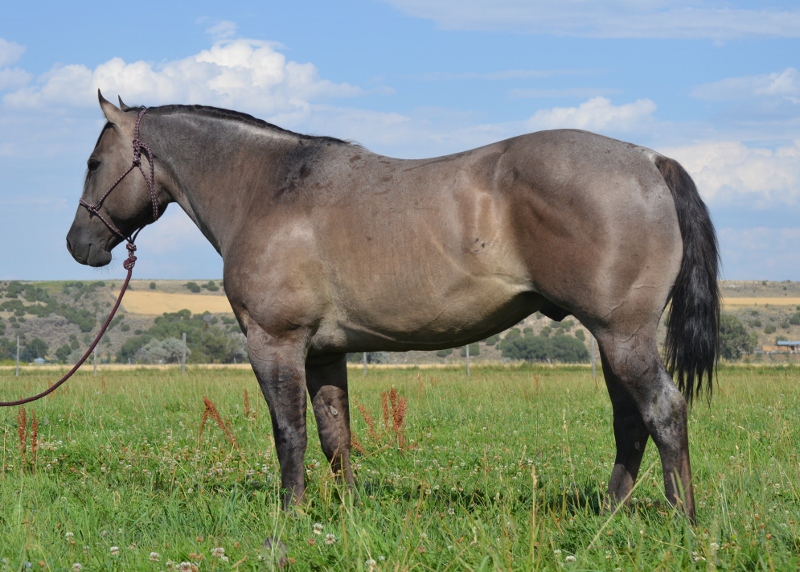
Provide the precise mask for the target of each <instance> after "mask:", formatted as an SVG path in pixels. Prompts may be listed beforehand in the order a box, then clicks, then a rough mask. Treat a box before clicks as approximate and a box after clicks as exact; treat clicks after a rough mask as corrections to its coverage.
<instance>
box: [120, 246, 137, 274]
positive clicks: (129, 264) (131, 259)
mask: <svg viewBox="0 0 800 572" xmlns="http://www.w3.org/2000/svg"><path fill="white" fill-rule="evenodd" d="M125 248H127V249H128V258H126V259H125V262H123V263H122V267H123V268H124V269H125V270H130V269H131V268H133V267H134V265H135V264H136V260H137V258H136V256H134V254H133V253H134V252H136V245H135V244H133V243H132V242H130V241H129V242H128V244H126V245H125Z"/></svg>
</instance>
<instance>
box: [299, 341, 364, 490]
mask: <svg viewBox="0 0 800 572" xmlns="http://www.w3.org/2000/svg"><path fill="white" fill-rule="evenodd" d="M306 383H307V385H308V393H309V395H310V396H311V404H312V406H313V407H314V416H315V417H316V419H317V430H318V431H319V440H320V443H321V444H322V451H323V452H324V453H325V456H326V457H327V458H328V462H329V463H330V464H331V470H332V471H333V473H334V474H335V475H337V476H338V477H341V478H344V482H345V483H346V484H347V485H348V487H350V488H352V487H353V484H354V481H353V471H352V469H351V468H350V404H349V402H348V398H347V361H346V356H345V355H341V356H336V357H335V358H334V359H333V361H330V360H329V359H328V360H325V361H323V362H321V363H314V362H312V363H307V364H306Z"/></svg>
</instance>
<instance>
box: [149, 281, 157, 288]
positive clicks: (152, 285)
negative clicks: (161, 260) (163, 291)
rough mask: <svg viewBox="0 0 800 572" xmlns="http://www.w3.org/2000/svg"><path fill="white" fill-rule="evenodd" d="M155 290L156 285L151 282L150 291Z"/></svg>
mask: <svg viewBox="0 0 800 572" xmlns="http://www.w3.org/2000/svg"><path fill="white" fill-rule="evenodd" d="M155 289H156V283H155V282H150V290H155Z"/></svg>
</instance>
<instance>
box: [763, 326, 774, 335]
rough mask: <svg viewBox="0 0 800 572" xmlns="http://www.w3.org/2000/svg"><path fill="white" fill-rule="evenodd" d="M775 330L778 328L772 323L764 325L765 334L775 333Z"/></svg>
mask: <svg viewBox="0 0 800 572" xmlns="http://www.w3.org/2000/svg"><path fill="white" fill-rule="evenodd" d="M775 331H776V328H775V326H773V325H772V324H767V325H766V326H764V333H765V334H774V333H775Z"/></svg>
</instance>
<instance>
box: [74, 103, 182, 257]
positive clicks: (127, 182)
mask: <svg viewBox="0 0 800 572" xmlns="http://www.w3.org/2000/svg"><path fill="white" fill-rule="evenodd" d="M98 97H99V98H100V107H101V108H102V110H103V113H104V114H105V116H106V119H107V120H108V122H107V123H106V124H105V126H104V127H103V131H102V132H101V133H100V137H99V138H98V139H97V144H96V145H95V147H94V151H92V154H91V155H90V156H89V160H88V162H87V167H88V170H87V172H86V181H85V182H84V184H83V195H82V196H81V203H80V205H79V206H78V212H77V213H75V220H74V221H73V222H72V227H71V228H70V229H69V232H68V233H67V249H68V250H69V252H70V254H72V256H73V258H75V260H77V261H78V262H80V263H81V264H88V265H89V266H105V265H106V264H108V263H109V262H111V250H112V249H113V248H114V247H115V246H116V245H118V244H119V243H120V242H122V241H124V240H126V239H127V238H128V237H130V236H131V234H132V233H134V232H136V231H137V230H138V229H140V228H142V227H143V226H144V225H146V224H148V223H150V222H153V221H154V220H155V219H156V218H158V215H159V214H160V213H161V212H163V210H164V207H165V206H166V201H162V200H159V197H158V196H157V195H156V193H157V188H156V186H155V184H156V182H155V180H151V181H150V183H148V179H150V178H151V173H153V170H152V168H153V167H152V161H153V157H152V152H151V151H150V150H149V148H147V146H146V145H144V144H143V142H140V141H139V140H138V135H139V134H138V129H137V125H138V122H139V121H140V118H141V114H142V112H141V110H140V108H129V107H127V106H126V105H125V104H123V103H122V100H120V104H121V106H122V108H121V109H120V108H117V107H116V106H115V105H114V104H112V103H110V102H109V101H106V100H105V99H104V98H103V96H102V95H101V94H100V92H99V91H98ZM132 144H133V147H132ZM134 148H136V149H137V151H134ZM135 171H141V174H140V173H137V172H135ZM123 174H125V176H124V177H123V178H122V179H121V180H120V177H122V176H123ZM143 175H144V176H143ZM159 203H161V204H159Z"/></svg>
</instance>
